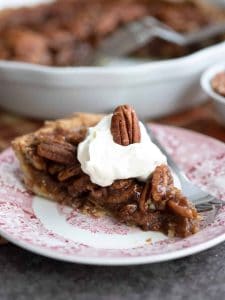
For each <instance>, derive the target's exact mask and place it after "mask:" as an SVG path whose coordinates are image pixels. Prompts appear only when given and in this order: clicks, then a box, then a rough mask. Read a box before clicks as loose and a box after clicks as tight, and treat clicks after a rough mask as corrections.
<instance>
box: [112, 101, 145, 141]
mask: <svg viewBox="0 0 225 300" xmlns="http://www.w3.org/2000/svg"><path fill="white" fill-rule="evenodd" d="M111 133H112V136H113V140H114V142H115V143H117V144H119V145H122V146H128V145H130V144H133V143H140V141H141V131H140V126H139V121H138V117H137V115H136V112H135V111H134V109H133V108H132V107H131V106H129V105H121V106H118V107H117V108H116V109H115V111H114V113H113V116H112V121H111Z"/></svg>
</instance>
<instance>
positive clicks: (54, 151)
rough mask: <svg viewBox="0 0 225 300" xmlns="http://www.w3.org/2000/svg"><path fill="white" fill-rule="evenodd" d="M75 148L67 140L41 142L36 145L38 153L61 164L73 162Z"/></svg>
mask: <svg viewBox="0 0 225 300" xmlns="http://www.w3.org/2000/svg"><path fill="white" fill-rule="evenodd" d="M75 150H76V147H75V146H73V145H71V144H69V143H67V142H61V143H58V142H42V143H40V144H39V145H38V147H37V153H38V155H40V156H41V157H44V158H47V159H49V160H52V161H55V162H57V163H62V164H71V163H74V162H75V160H76V156H75Z"/></svg>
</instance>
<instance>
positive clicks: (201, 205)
mask: <svg viewBox="0 0 225 300" xmlns="http://www.w3.org/2000/svg"><path fill="white" fill-rule="evenodd" d="M145 127H146V130H147V132H148V134H149V136H150V138H151V140H152V142H153V143H154V144H156V145H157V146H158V148H159V149H160V150H161V151H162V153H163V154H164V155H165V156H166V158H167V162H168V165H169V166H170V168H171V169H172V170H173V171H174V173H175V174H176V175H177V177H178V178H179V180H180V183H181V187H182V192H183V194H184V195H185V196H186V197H187V198H188V199H189V200H190V201H191V202H192V203H193V204H194V205H195V207H196V209H197V210H198V212H208V211H212V210H213V211H215V213H217V211H218V210H219V209H220V208H222V207H223V206H225V201H222V200H220V199H217V198H216V197H215V196H213V195H211V194H209V193H207V192H205V191H203V190H202V189H201V188H199V187H198V186H196V185H195V184H193V183H192V182H191V181H190V180H189V179H188V178H187V176H186V175H185V173H184V172H183V171H182V170H181V169H180V168H179V167H178V166H177V164H176V163H175V162H174V160H173V159H172V157H171V155H170V154H169V153H168V152H167V151H166V150H165V148H164V147H163V146H162V144H161V143H160V142H159V141H158V139H157V138H156V136H155V135H154V133H153V132H152V130H151V129H150V127H149V126H148V125H145Z"/></svg>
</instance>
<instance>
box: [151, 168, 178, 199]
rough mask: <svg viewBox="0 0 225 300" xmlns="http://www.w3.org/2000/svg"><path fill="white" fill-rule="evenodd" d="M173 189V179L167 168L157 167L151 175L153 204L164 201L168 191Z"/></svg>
mask: <svg viewBox="0 0 225 300" xmlns="http://www.w3.org/2000/svg"><path fill="white" fill-rule="evenodd" d="M173 187H174V185H173V177H172V175H171V172H170V169H169V168H168V166H167V165H160V166H157V167H156V168H155V171H154V172H153V175H152V199H153V200H154V201H155V202H160V201H163V200H166V195H167V193H168V191H169V190H170V189H172V188H173Z"/></svg>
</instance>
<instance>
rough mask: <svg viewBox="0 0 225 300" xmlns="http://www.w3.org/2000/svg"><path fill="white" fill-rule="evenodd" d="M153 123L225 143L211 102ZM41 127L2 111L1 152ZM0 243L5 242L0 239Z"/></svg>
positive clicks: (34, 121) (0, 112)
mask: <svg viewBox="0 0 225 300" xmlns="http://www.w3.org/2000/svg"><path fill="white" fill-rule="evenodd" d="M151 121H153V122H157V123H160V124H166V125H173V126H178V127H184V128H187V129H191V130H194V131H197V132H200V133H203V134H206V135H209V136H211V137H214V138H216V139H219V140H221V141H223V142H225V127H223V126H222V125H221V124H220V123H219V120H218V117H217V114H216V112H215V110H214V107H213V105H212V103H211V102H210V101H208V102H205V103H204V104H202V105H201V106H197V107H195V108H192V109H189V110H187V111H184V112H181V113H177V114H175V115H171V116H167V117H164V118H160V119H156V120H151ZM41 125H42V121H37V120H31V119H27V118H22V117H19V116H16V115H14V114H11V113H9V112H5V111H2V110H0V151H3V150H4V149H6V148H7V147H9V146H10V143H11V140H12V139H14V138H15V137H16V136H19V135H22V134H25V133H28V132H31V131H34V130H36V129H37V128H39V127H40V126H41ZM0 243H5V241H4V240H3V239H1V238H0Z"/></svg>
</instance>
